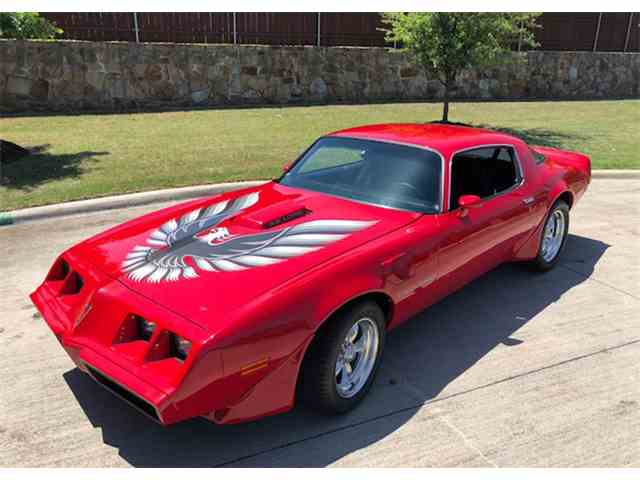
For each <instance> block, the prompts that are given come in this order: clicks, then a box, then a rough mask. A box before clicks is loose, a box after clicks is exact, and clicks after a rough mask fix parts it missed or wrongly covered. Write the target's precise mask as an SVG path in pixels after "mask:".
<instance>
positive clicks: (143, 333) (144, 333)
mask: <svg viewBox="0 0 640 480" xmlns="http://www.w3.org/2000/svg"><path fill="white" fill-rule="evenodd" d="M136 320H137V322H138V334H139V335H140V338H142V339H143V340H149V339H150V338H151V335H153V331H154V330H155V329H156V324H155V323H154V322H150V321H149V320H145V319H144V318H142V317H137V318H136Z"/></svg>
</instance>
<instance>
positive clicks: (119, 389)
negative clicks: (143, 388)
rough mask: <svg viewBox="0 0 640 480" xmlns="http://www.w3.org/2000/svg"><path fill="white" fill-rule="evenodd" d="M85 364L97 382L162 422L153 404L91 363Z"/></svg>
mask: <svg viewBox="0 0 640 480" xmlns="http://www.w3.org/2000/svg"><path fill="white" fill-rule="evenodd" d="M85 365H86V367H87V368H88V369H89V372H91V376H92V377H93V378H94V380H95V381H96V382H98V383H99V384H100V385H102V386H103V387H104V388H106V389H107V390H109V391H110V392H111V393H114V394H116V395H117V396H118V397H120V398H122V399H123V400H125V401H126V402H128V403H129V404H131V405H133V406H134V407H135V408H137V409H138V410H140V411H141V412H142V413H145V414H147V415H148V416H150V417H151V418H152V419H154V420H155V421H156V422H160V417H158V412H157V411H156V409H155V408H154V406H153V405H151V404H150V403H148V402H146V401H145V400H143V399H141V398H140V397H138V396H137V395H134V394H133V393H131V392H130V391H129V390H127V389H126V388H124V387H123V386H121V385H119V384H117V383H116V382H114V381H113V380H111V379H110V378H109V377H107V376H105V375H103V374H102V373H100V372H99V371H98V370H96V369H95V368H93V367H92V366H91V365H87V364H85Z"/></svg>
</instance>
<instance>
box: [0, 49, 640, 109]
mask: <svg viewBox="0 0 640 480" xmlns="http://www.w3.org/2000/svg"><path fill="white" fill-rule="evenodd" d="M522 56H523V61H522V62H519V63H516V64H512V65H510V66H503V67H499V68H493V69H489V70H486V71H482V72H478V71H468V72H465V73H464V74H462V75H461V76H460V78H459V79H458V85H457V87H458V88H457V91H456V92H455V94H454V96H455V97H457V98H467V99H472V98H479V99H528V98H612V97H640V54H638V53H590V52H530V53H527V54H522ZM441 95H442V87H441V85H440V83H439V82H438V81H437V80H435V79H429V78H425V76H424V74H423V73H421V72H419V71H418V70H417V69H416V68H415V67H413V66H412V65H411V63H410V62H409V59H408V56H407V55H406V54H405V53H402V52H399V51H394V50H389V49H383V48H348V47H345V48H340V47H333V48H316V47H269V46H230V45H180V44H176V45H174V44H135V43H120V42H113V43H112V42H71V41H57V42H38V41H13V40H0V110H3V111H5V112H7V111H18V112H19V111H28V110H47V111H50V110H59V111H72V110H90V109H99V110H120V109H132V108H134V109H135V108H150V109H151V108H168V107H188V106H206V105H229V104H230V105H233V104H295V103H331V102H368V101H385V100H387V101H390V100H394V101H399V100H414V99H415V100H418V99H419V100H436V99H438V98H440V97H441Z"/></svg>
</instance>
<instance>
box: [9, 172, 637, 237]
mask: <svg viewBox="0 0 640 480" xmlns="http://www.w3.org/2000/svg"><path fill="white" fill-rule="evenodd" d="M591 176H592V178H595V179H635V178H639V179H640V170H593V171H592V172H591ZM267 181H268V180H256V181H248V182H229V183H213V184H210V185H198V186H195V187H181V188H169V189H165V190H154V191H151V192H141V193H128V194H125V195H114V196H111V197H102V198H95V199H91V200H78V201H73V202H66V203H58V204H54V205H45V206H43V207H32V208H24V209H21V210H14V211H11V212H0V227H1V226H3V225H12V224H16V223H24V222H31V221H34V220H43V219H47V218H55V217H64V216H68V215H76V214H78V213H89V212H99V211H103V210H115V209H118V208H128V207H137V206H140V205H148V204H151V203H157V202H167V201H171V200H187V199H190V198H198V197H205V196H208V195H216V194H218V193H223V192H227V191H229V190H236V189H241V188H248V187H255V186H258V185H261V184H263V183H265V182H267Z"/></svg>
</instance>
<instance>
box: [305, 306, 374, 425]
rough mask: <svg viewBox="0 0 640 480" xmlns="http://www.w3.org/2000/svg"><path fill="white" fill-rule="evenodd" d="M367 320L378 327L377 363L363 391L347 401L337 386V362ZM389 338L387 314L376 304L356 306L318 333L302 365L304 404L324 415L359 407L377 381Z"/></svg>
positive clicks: (349, 308)
mask: <svg viewBox="0 0 640 480" xmlns="http://www.w3.org/2000/svg"><path fill="white" fill-rule="evenodd" d="M363 318H370V319H371V320H373V321H374V322H375V324H376V325H377V327H378V339H379V341H378V348H377V353H376V358H375V363H374V366H373V369H372V370H371V373H370V374H369V378H368V379H367V381H366V383H365V384H364V385H363V386H362V387H361V389H360V391H358V393H356V394H355V395H354V396H352V397H349V398H345V397H343V396H340V395H339V394H338V390H337V386H336V373H335V368H336V361H337V359H338V354H339V352H340V348H341V345H342V342H343V341H344V339H345V338H346V336H347V333H348V332H349V330H350V329H351V328H352V327H353V325H355V324H356V322H358V321H359V320H360V319H363ZM385 336H386V335H385V316H384V313H383V312H382V310H381V309H380V307H379V306H378V305H377V304H376V303H375V302H372V301H364V302H360V303H357V304H354V305H352V306H350V307H348V308H346V309H345V310H344V311H341V312H339V313H337V314H336V315H335V316H334V317H333V318H331V319H330V320H328V323H327V324H326V325H324V326H323V327H321V328H320V330H319V331H318V333H317V336H316V338H315V339H314V341H313V342H312V344H311V345H310V347H309V350H308V352H307V354H306V356H305V359H304V362H303V364H302V371H301V375H302V376H301V381H300V391H299V393H300V394H301V397H302V400H303V401H304V403H305V404H307V405H309V406H310V407H312V408H313V409H314V410H316V411H319V412H320V413H324V414H340V413H346V412H348V411H349V410H351V409H353V408H354V407H355V406H356V405H358V403H360V402H361V401H362V399H363V398H364V397H365V396H366V394H367V392H368V391H369V389H370V388H371V384H372V383H373V381H374V379H375V376H376V373H377V371H378V367H379V366H380V359H381V358H382V352H383V349H384V343H385Z"/></svg>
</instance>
